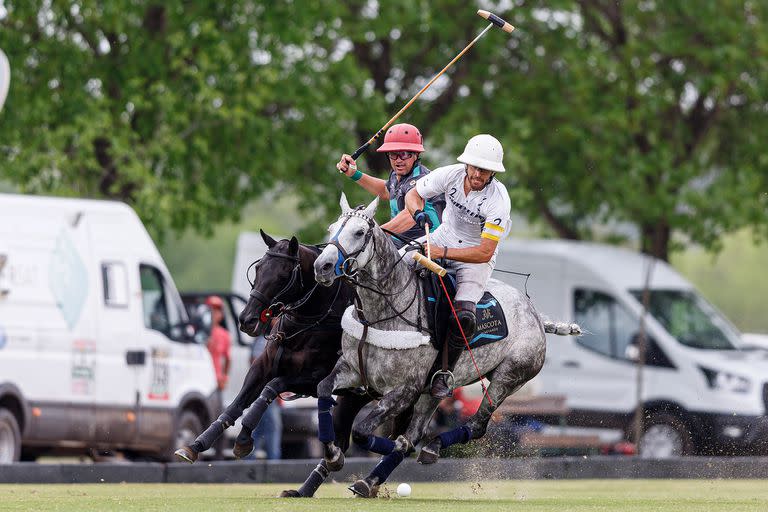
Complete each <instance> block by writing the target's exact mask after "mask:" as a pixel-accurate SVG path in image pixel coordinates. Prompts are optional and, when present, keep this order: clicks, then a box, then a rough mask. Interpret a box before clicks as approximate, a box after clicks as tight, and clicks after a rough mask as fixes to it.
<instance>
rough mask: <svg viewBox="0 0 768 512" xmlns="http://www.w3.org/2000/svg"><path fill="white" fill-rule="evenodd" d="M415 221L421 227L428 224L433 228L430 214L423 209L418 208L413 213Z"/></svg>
mask: <svg viewBox="0 0 768 512" xmlns="http://www.w3.org/2000/svg"><path fill="white" fill-rule="evenodd" d="M413 221H414V222H415V223H416V225H417V226H419V227H420V228H421V229H424V227H426V226H429V227H430V228H432V221H431V220H430V219H429V215H427V214H426V213H424V211H423V210H416V211H415V212H414V214H413Z"/></svg>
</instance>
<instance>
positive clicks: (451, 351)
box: [429, 300, 476, 398]
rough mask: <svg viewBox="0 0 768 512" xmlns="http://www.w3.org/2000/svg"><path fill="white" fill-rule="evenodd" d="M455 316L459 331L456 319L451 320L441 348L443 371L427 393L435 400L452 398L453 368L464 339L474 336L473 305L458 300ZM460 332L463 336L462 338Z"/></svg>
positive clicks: (434, 379)
mask: <svg viewBox="0 0 768 512" xmlns="http://www.w3.org/2000/svg"><path fill="white" fill-rule="evenodd" d="M455 306H456V314H457V315H458V317H459V322H460V323H461V331H460V330H459V328H458V326H457V325H456V319H451V325H450V329H449V332H448V339H447V343H446V346H445V347H444V348H443V350H444V351H446V354H445V355H443V358H444V359H443V360H444V363H445V364H444V366H445V370H441V371H439V372H437V374H436V375H435V376H434V378H433V379H432V387H431V389H430V391H429V393H430V394H431V395H432V396H433V397H435V398H446V397H449V396H452V394H453V393H452V388H451V386H452V384H453V383H454V382H453V367H454V366H456V361H458V359H459V357H461V353H462V352H463V351H464V347H465V346H466V345H465V343H464V337H466V339H467V343H468V342H469V341H471V340H472V336H474V334H475V325H476V320H475V303H474V302H469V301H464V300H460V301H457V302H456V304H455ZM462 331H463V332H464V336H462V334H461V333H462Z"/></svg>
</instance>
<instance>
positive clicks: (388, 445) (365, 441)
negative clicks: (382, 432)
mask: <svg viewBox="0 0 768 512" xmlns="http://www.w3.org/2000/svg"><path fill="white" fill-rule="evenodd" d="M352 441H354V443H355V444H356V445H357V446H359V447H360V448H364V449H366V450H368V451H370V452H373V453H378V454H379V455H389V454H390V453H392V450H394V449H395V443H394V441H391V440H389V439H387V438H386V437H378V436H373V435H369V436H364V435H361V434H358V433H356V432H353V433H352Z"/></svg>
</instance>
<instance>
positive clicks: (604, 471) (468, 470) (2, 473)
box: [0, 456, 768, 484]
mask: <svg viewBox="0 0 768 512" xmlns="http://www.w3.org/2000/svg"><path fill="white" fill-rule="evenodd" d="M316 463H317V461H316V460H313V461H310V460H284V461H217V462H206V461H202V462H197V463H196V464H194V465H190V464H181V463H173V464H160V463H124V464H112V463H97V464H61V465H57V464H37V463H34V462H23V463H18V464H10V465H0V483H50V484H53V483H56V484H71V483H119V482H133V483H296V482H299V481H301V480H303V478H304V477H305V476H306V475H307V473H308V472H309V471H310V470H311V469H312V468H313V467H314V466H315V464H316ZM375 463H376V459H373V458H351V459H347V462H346V464H345V466H344V469H343V470H342V471H340V472H338V473H335V474H333V475H332V476H331V477H332V478H333V479H334V480H336V481H338V482H349V481H352V480H354V479H355V478H359V476H360V475H367V474H368V472H369V471H370V470H371V469H372V468H373V466H374V464H375ZM586 478H600V479H604V478H608V479H612V478H642V479H659V478H661V479H689V478H701V479H713V478H715V479H717V478H724V479H737V478H768V457H682V458H679V459H667V460H647V459H640V458H636V457H605V456H595V457H548V458H534V457H531V458H516V459H441V460H440V461H439V462H438V463H437V464H436V465H434V466H422V465H420V464H417V463H416V461H415V460H413V459H411V460H407V461H405V462H404V463H403V464H402V466H401V467H399V468H398V469H397V470H396V471H395V473H394V474H393V475H392V480H393V481H398V482H446V481H484V480H540V479H555V480H557V479H586Z"/></svg>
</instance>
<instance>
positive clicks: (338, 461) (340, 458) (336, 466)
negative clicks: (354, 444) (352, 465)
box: [325, 445, 344, 472]
mask: <svg viewBox="0 0 768 512" xmlns="http://www.w3.org/2000/svg"><path fill="white" fill-rule="evenodd" d="M334 448H335V450H332V451H331V453H332V454H333V456H332V457H331V458H328V453H327V450H326V456H325V464H326V465H327V466H328V471H331V472H335V471H341V468H343V467H344V452H342V451H341V449H339V447H337V446H335V445H334Z"/></svg>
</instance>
